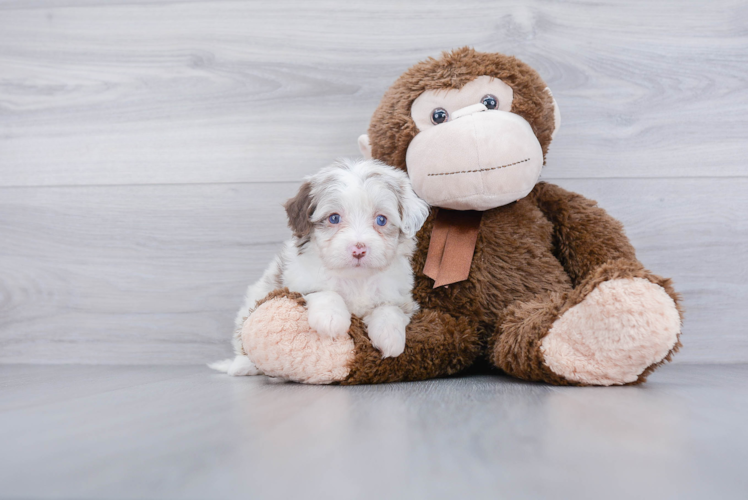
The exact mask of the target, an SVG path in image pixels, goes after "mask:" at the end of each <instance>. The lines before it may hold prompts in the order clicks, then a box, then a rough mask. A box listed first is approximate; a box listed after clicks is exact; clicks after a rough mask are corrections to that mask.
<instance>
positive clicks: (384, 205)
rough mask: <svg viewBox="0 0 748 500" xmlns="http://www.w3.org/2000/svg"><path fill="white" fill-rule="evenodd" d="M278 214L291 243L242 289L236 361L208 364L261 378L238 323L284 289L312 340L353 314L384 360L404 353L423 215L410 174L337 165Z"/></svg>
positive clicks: (342, 327)
mask: <svg viewBox="0 0 748 500" xmlns="http://www.w3.org/2000/svg"><path fill="white" fill-rule="evenodd" d="M285 209H286V213H287V215H288V225H289V226H290V228H291V230H292V231H293V237H292V238H291V239H290V240H288V241H286V242H285V244H284V247H283V250H282V251H281V252H280V253H279V254H278V256H276V258H275V260H273V262H271V264H270V266H269V267H268V268H267V270H266V271H265V273H264V274H263V276H262V278H260V280H259V281H258V282H257V283H255V284H254V285H251V286H250V287H249V288H248V290H247V295H246V301H245V303H244V306H243V307H242V308H241V309H240V310H239V313H238V314H237V317H236V331H235V334H234V340H233V344H234V351H235V353H236V357H235V358H234V359H233V361H232V360H226V361H219V362H217V363H214V364H212V365H210V366H211V367H212V368H215V369H218V370H221V371H224V372H227V373H228V374H229V375H257V374H259V373H260V372H259V371H258V370H257V368H256V367H255V366H254V364H253V363H252V362H251V361H250V360H249V358H248V357H247V356H246V353H245V352H244V350H243V348H242V341H241V328H242V324H243V323H244V319H245V317H246V316H247V315H248V314H249V311H251V309H252V308H254V307H255V304H256V303H257V301H258V300H260V299H262V298H264V297H265V296H266V295H267V294H268V293H270V292H271V291H273V290H275V289H277V288H283V287H288V288H289V289H290V290H291V291H294V292H299V293H301V294H302V295H303V296H304V299H305V300H306V304H307V309H308V318H309V326H310V327H311V328H313V329H314V330H316V331H317V333H318V334H320V335H328V336H330V337H339V336H341V335H347V332H348V329H349V328H350V326H351V314H355V315H356V316H359V317H361V318H362V319H363V321H364V323H365V324H366V326H367V329H368V332H369V338H370V339H371V343H372V345H374V347H376V348H377V349H379V350H380V351H381V352H382V356H383V357H390V356H392V357H395V356H399V355H400V354H402V352H403V350H404V349H405V327H406V326H407V325H408V323H409V322H410V317H411V316H412V315H413V313H414V312H415V311H417V310H418V304H417V303H416V302H415V301H413V297H412V295H411V289H412V288H413V271H412V269H411V266H410V257H411V256H412V254H413V251H414V250H415V234H416V232H417V231H418V230H419V229H420V228H421V226H422V225H423V223H424V221H425V220H426V217H427V216H428V212H429V208H428V205H427V204H426V202H424V201H423V200H421V199H420V198H418V197H417V196H416V194H415V193H414V192H413V188H412V187H411V184H410V180H409V179H408V176H407V174H406V173H405V172H402V171H401V170H397V169H395V168H393V167H390V166H387V165H385V164H383V163H381V162H378V161H376V160H361V161H350V160H343V161H340V162H338V163H336V164H334V165H332V166H329V167H326V168H323V169H322V170H321V171H320V172H318V173H317V174H315V175H312V176H310V177H307V178H306V179H305V181H304V183H303V184H302V185H301V188H300V189H299V192H298V194H297V195H296V196H295V197H294V198H291V199H290V200H288V202H286V204H285Z"/></svg>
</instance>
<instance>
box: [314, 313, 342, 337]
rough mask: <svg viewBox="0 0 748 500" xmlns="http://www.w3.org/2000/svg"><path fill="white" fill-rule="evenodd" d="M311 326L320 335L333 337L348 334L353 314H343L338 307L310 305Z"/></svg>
mask: <svg viewBox="0 0 748 500" xmlns="http://www.w3.org/2000/svg"><path fill="white" fill-rule="evenodd" d="M346 312H347V311H346ZM309 326H311V327H312V328H313V329H314V330H316V331H317V333H319V334H320V335H326V336H328V337H332V338H335V337H341V336H343V335H345V334H347V333H348V330H349V329H350V327H351V315H350V314H343V312H342V311H339V310H337V309H321V308H318V307H310V308H309Z"/></svg>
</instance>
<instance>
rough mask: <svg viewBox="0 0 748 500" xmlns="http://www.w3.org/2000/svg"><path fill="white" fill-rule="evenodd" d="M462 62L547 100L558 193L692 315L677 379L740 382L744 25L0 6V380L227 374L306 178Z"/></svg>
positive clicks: (247, 7) (625, 13)
mask: <svg viewBox="0 0 748 500" xmlns="http://www.w3.org/2000/svg"><path fill="white" fill-rule="evenodd" d="M464 45H471V46H474V47H476V48H477V49H479V50H485V51H500V52H505V53H509V54H514V55H517V56H518V57H520V58H521V59H523V60H525V61H526V62H528V63H529V64H531V65H532V66H534V67H535V68H536V69H537V70H538V71H539V72H540V73H541V75H542V76H543V77H544V78H545V80H546V81H547V82H548V84H549V85H550V87H551V88H552V89H553V92H554V95H555V96H556V99H557V100H558V102H559V104H560V107H561V112H562V117H563V119H562V126H561V130H560V133H559V135H558V136H557V138H556V140H555V142H554V144H553V145H552V146H551V152H550V154H549V156H548V162H547V166H546V168H545V170H544V178H545V179H546V180H549V181H552V182H557V183H559V184H560V185H562V186H564V187H567V188H569V189H572V190H576V191H579V192H581V193H583V194H585V195H587V196H589V197H591V198H595V199H597V200H598V201H599V202H600V204H601V205H602V206H604V207H605V208H607V209H608V210H609V211H610V212H611V213H612V214H613V215H614V216H616V217H618V218H620V219H621V220H622V221H623V222H624V223H625V225H626V227H627V231H628V234H629V236H630V237H631V239H632V240H633V242H634V244H635V245H636V246H637V248H638V251H639V255H640V258H641V259H642V261H643V262H644V263H645V264H647V265H648V266H649V267H650V268H651V269H652V270H654V271H655V272H658V273H660V274H663V275H666V276H671V277H673V278H674V280H675V283H676V286H677V288H678V290H680V291H681V292H682V294H683V296H684V298H685V305H686V308H687V317H686V324H685V328H684V336H683V342H684V346H685V347H684V349H683V351H682V352H681V354H680V355H679V356H677V357H676V361H678V362H746V361H748V326H746V325H748V307H746V303H748V284H747V283H746V278H747V276H746V268H747V265H746V262H747V261H748V222H747V221H746V218H747V216H746V214H747V213H748V196H746V195H747V194H748V168H746V162H747V161H748V5H747V4H746V3H745V2H744V1H732V0H715V1H712V2H684V1H680V0H669V1H658V2H650V1H628V2H615V1H602V2H601V1H597V2H594V3H593V2H551V1H540V0H533V1H521V2H519V1H517V2H503V1H485V2H484V1H474V0H468V1H460V2H432V1H425V0H417V1H410V2H397V1H392V2H371V1H366V2H364V1H348V0H346V1H337V0H330V1H310V2H302V1H300V0H289V1H278V2H261V1H257V2H249V1H208V0H194V1H166V0H154V1H140V0H128V1H118V0H113V1H110V2H98V1H95V0H60V1H52V0H23V1H21V0H18V1H10V0H8V1H0V362H2V363H18V362H21V363H25V362H28V363H36V362H52V363H126V364H142V363H174V364H177V363H196V362H204V361H209V360H213V359H216V358H219V357H221V356H224V355H226V354H228V353H229V352H230V350H229V348H228V335H229V331H230V329H231V324H232V319H233V314H234V311H235V309H236V307H237V306H238V305H239V304H240V302H241V294H242V292H243V290H244V288H245V286H246V285H247V284H248V283H249V282H250V281H252V280H254V279H256V278H258V277H259V275H260V273H261V270H262V268H263V267H264V266H265V264H266V263H267V262H268V260H269V259H270V258H271V256H272V255H273V254H274V252H275V251H276V249H277V248H278V246H279V243H280V242H281V241H282V240H283V239H284V238H286V237H287V236H288V234H289V233H288V231H287V229H286V228H285V219H284V214H283V211H282V209H281V206H280V205H281V203H282V202H283V201H284V200H285V199H286V198H288V197H289V196H291V195H292V194H293V193H294V191H295V189H296V188H297V186H298V184H299V182H300V179H301V178H302V177H303V176H304V175H305V174H308V173H311V172H314V171H315V170H317V169H318V168H320V167H321V166H323V165H325V164H327V163H329V162H330V161H331V160H332V159H334V158H336V157H341V156H355V155H356V154H357V148H356V138H357V136H358V135H359V134H360V133H362V132H364V131H365V130H366V128H367V124H368V120H369V117H370V116H371V113H372V112H373V110H374V108H375V107H376V105H377V103H378V101H379V99H380V98H381V96H382V93H383V92H384V90H385V89H386V88H387V87H388V86H389V84H390V83H391V82H392V81H393V80H394V79H395V78H396V77H397V76H398V75H399V74H400V73H401V72H402V71H404V70H405V69H406V68H407V67H408V66H410V65H411V64H413V63H415V62H417V61H419V60H421V59H423V58H425V57H428V56H435V55H438V54H439V53H440V51H441V50H444V49H449V48H455V47H460V46H464Z"/></svg>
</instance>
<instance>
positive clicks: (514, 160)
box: [405, 76, 557, 210]
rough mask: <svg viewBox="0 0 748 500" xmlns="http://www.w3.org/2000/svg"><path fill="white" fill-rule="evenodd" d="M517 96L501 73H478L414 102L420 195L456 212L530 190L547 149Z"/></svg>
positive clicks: (413, 168)
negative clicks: (518, 107) (517, 105)
mask: <svg viewBox="0 0 748 500" xmlns="http://www.w3.org/2000/svg"><path fill="white" fill-rule="evenodd" d="M513 99H514V92H513V90H512V88H511V87H510V86H509V85H507V84H506V83H504V82H503V81H502V80H501V79H499V78H492V77H490V76H478V77H477V78H475V79H474V80H472V81H471V82H469V83H467V84H466V85H464V86H462V88H460V89H449V90H426V91H424V92H423V93H422V94H421V95H419V96H418V98H416V99H415V101H413V104H412V106H411V118H412V119H413V122H414V123H415V125H416V127H417V129H418V132H417V134H416V135H415V137H414V138H413V139H412V141H411V142H410V144H409V146H408V148H407V153H406V161H405V163H406V165H407V169H408V174H409V176H410V179H411V181H412V183H413V189H414V190H415V192H416V193H417V194H418V196H420V197H421V198H423V199H424V200H425V201H426V202H428V203H429V204H431V205H433V206H437V207H444V208H450V209H455V210H488V209H490V208H494V207H499V206H502V205H506V204H508V203H512V202H514V201H516V200H518V199H520V198H524V197H525V196H527V194H528V193H529V192H530V191H531V190H532V188H533V187H534V186H535V184H536V182H537V180H538V177H539V176H540V170H541V168H542V167H543V161H544V159H543V150H542V148H541V145H540V142H539V141H538V139H537V137H536V135H535V132H534V131H533V128H532V126H531V125H530V124H529V123H528V122H527V120H525V118H523V117H522V116H520V115H519V114H516V113H514V112H512V101H513ZM556 115H557V113H556Z"/></svg>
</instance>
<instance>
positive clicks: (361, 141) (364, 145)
mask: <svg viewBox="0 0 748 500" xmlns="http://www.w3.org/2000/svg"><path fill="white" fill-rule="evenodd" d="M358 149H359V150H360V151H361V154H362V155H364V158H365V159H367V160H371V143H369V134H363V135H360V136H358Z"/></svg>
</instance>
